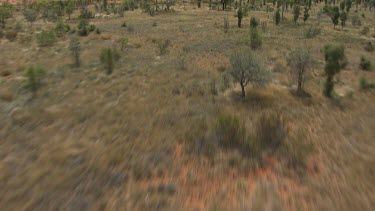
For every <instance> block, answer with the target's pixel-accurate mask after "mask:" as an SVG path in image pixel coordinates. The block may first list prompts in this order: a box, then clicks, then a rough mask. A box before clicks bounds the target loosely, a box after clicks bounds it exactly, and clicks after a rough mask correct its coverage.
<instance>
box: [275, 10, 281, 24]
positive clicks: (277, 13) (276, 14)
mask: <svg viewBox="0 0 375 211" xmlns="http://www.w3.org/2000/svg"><path fill="white" fill-rule="evenodd" d="M280 21H281V15H280V9H277V10H276V11H275V23H276V26H278V25H279V24H280Z"/></svg>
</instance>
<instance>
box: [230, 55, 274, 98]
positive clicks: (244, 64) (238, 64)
mask: <svg viewBox="0 0 375 211" xmlns="http://www.w3.org/2000/svg"><path fill="white" fill-rule="evenodd" d="M229 61H230V63H231V69H230V71H229V73H230V75H231V76H232V77H233V78H234V80H235V81H236V82H237V83H239V84H240V86H241V89H242V97H245V86H247V85H248V84H249V83H251V84H252V85H253V86H255V85H258V86H263V85H265V84H267V83H268V81H269V73H268V71H266V70H265V68H264V67H263V66H262V65H261V64H260V62H259V61H258V59H257V57H256V56H255V54H254V53H253V52H251V51H250V50H248V49H240V50H235V51H234V52H233V53H232V54H231V55H230V56H229Z"/></svg>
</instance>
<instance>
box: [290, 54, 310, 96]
mask: <svg viewBox="0 0 375 211" xmlns="http://www.w3.org/2000/svg"><path fill="white" fill-rule="evenodd" d="M287 61H288V65H289V66H290V68H291V76H292V78H293V80H294V81H296V82H297V94H299V95H301V94H303V91H304V90H303V85H304V83H305V81H306V72H307V71H308V70H309V68H310V67H311V63H312V57H311V55H310V52H309V51H308V50H307V49H304V48H296V49H293V50H292V51H291V52H289V54H288V57H287Z"/></svg>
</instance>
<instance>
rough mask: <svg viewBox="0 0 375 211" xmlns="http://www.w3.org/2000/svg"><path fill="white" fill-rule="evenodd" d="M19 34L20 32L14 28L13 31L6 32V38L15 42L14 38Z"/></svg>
mask: <svg viewBox="0 0 375 211" xmlns="http://www.w3.org/2000/svg"><path fill="white" fill-rule="evenodd" d="M17 35H18V32H17V31H13V30H12V31H8V32H6V33H5V38H6V39H7V40H9V41H10V42H13V41H14V40H16V38H17Z"/></svg>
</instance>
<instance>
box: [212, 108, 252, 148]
mask: <svg viewBox="0 0 375 211" xmlns="http://www.w3.org/2000/svg"><path fill="white" fill-rule="evenodd" d="M215 135H216V137H217V139H218V142H219V144H220V145H221V146H224V147H229V148H233V147H239V146H242V145H243V144H244V142H245V140H246V130H245V127H244V124H243V122H240V120H239V119H238V118H237V117H236V116H232V115H228V114H221V115H219V117H218V118H217V121H216V125H215Z"/></svg>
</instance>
